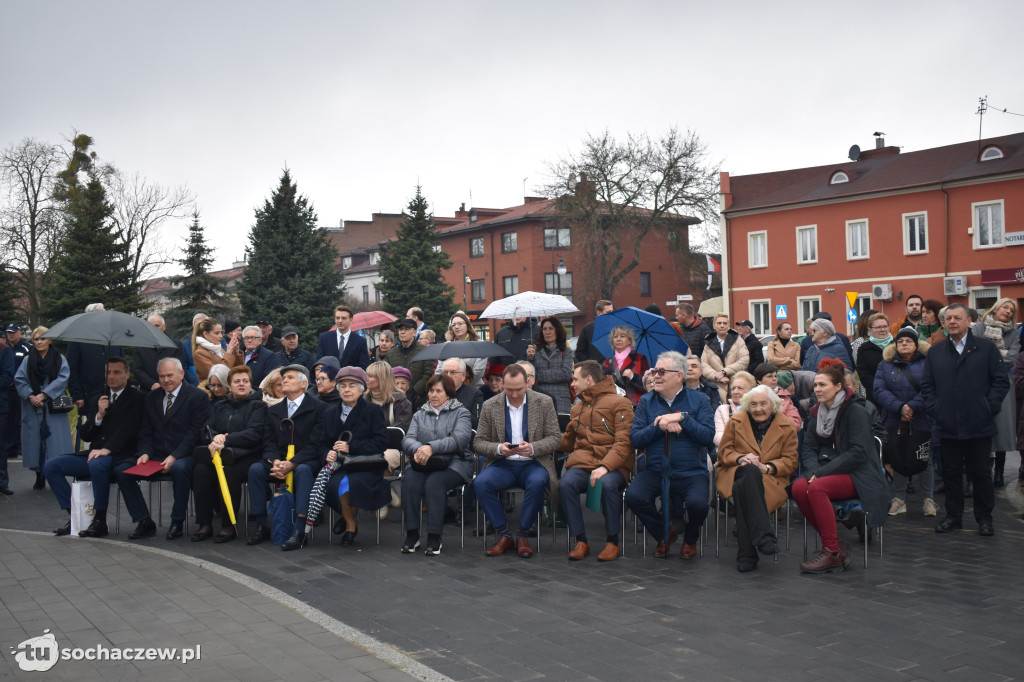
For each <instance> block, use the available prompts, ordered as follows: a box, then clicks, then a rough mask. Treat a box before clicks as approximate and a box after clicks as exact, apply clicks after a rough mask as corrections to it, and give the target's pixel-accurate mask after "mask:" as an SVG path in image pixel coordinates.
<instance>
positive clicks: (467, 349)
mask: <svg viewBox="0 0 1024 682" xmlns="http://www.w3.org/2000/svg"><path fill="white" fill-rule="evenodd" d="M493 357H512V354H511V353H509V352H508V351H507V350H505V349H504V348H503V347H501V346H499V345H498V344H496V343H491V342H490V341H446V342H445V343H436V344H431V345H429V346H427V347H426V348H424V349H423V350H421V351H420V352H419V353H417V354H416V355H415V356H413V358H412V359H413V361H419V360H447V359H448V358H493Z"/></svg>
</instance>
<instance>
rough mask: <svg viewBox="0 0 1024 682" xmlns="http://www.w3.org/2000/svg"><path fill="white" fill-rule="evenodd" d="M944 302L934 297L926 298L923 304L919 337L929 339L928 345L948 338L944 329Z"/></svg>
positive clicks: (918, 328)
mask: <svg viewBox="0 0 1024 682" xmlns="http://www.w3.org/2000/svg"><path fill="white" fill-rule="evenodd" d="M941 314H942V303H940V302H939V301H936V300H935V299H934V298H929V299H925V302H924V303H922V304H921V323H920V324H918V325H917V338H918V339H920V340H921V341H927V342H928V345H930V346H934V345H935V344H936V343H937V342H939V341H944V340H945V339H946V334H945V332H944V331H943V329H942V319H941Z"/></svg>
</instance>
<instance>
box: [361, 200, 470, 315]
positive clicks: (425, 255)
mask: <svg viewBox="0 0 1024 682" xmlns="http://www.w3.org/2000/svg"><path fill="white" fill-rule="evenodd" d="M438 244H440V240H439V239H438V236H437V230H436V229H435V228H434V218H433V216H432V215H430V214H429V213H428V211H427V200H426V198H425V197H424V196H423V192H422V188H421V187H420V186H419V185H417V186H416V196H414V197H413V198H412V199H411V200H410V201H409V205H408V207H407V213H406V216H405V219H404V220H403V221H402V224H401V225H399V227H398V234H397V235H396V239H395V240H394V241H390V242H388V243H387V244H385V245H384V247H383V248H382V250H381V256H380V261H379V263H380V277H381V282H380V283H379V284H378V285H377V288H378V289H379V290H380V292H381V295H382V296H383V297H384V305H385V309H386V310H387V311H388V312H390V313H391V314H392V315H397V316H398V317H399V318H403V317H405V313H406V311H407V310H408V309H409V308H411V307H413V306H418V307H419V308H422V309H423V316H424V318H425V319H426V321H427V324H431V325H434V326H435V327H436V325H439V324H440V325H442V327H443V326H444V325H446V324H447V323H448V320H449V319H450V318H451V316H452V314H453V313H454V312H455V310H456V307H455V290H454V289H453V288H452V286H451V285H450V284H448V283H447V282H445V280H444V278H443V277H442V271H444V270H447V269H449V268H451V267H452V261H451V258H449V257H448V254H447V253H445V252H444V251H441V250H440V249H436V250H435V247H436V246H437V245H438Z"/></svg>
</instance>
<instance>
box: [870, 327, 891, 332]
mask: <svg viewBox="0 0 1024 682" xmlns="http://www.w3.org/2000/svg"><path fill="white" fill-rule="evenodd" d="M868 329H870V330H871V331H873V332H884V331H888V330H889V327H888V325H882V326H881V327H879V326H877V325H876V326H874V327H868Z"/></svg>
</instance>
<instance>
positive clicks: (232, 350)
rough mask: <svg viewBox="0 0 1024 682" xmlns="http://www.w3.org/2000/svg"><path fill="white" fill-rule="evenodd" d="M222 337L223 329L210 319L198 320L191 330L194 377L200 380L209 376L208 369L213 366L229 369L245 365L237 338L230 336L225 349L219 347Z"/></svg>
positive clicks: (219, 324)
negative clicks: (224, 366)
mask: <svg viewBox="0 0 1024 682" xmlns="http://www.w3.org/2000/svg"><path fill="white" fill-rule="evenodd" d="M223 337H224V327H223V326H222V325H221V323H220V322H218V321H217V320H215V319H213V318H212V317H205V318H203V319H201V320H199V321H198V322H196V325H195V327H193V328H192V358H193V361H194V362H195V366H196V376H198V377H199V378H200V379H202V378H204V377H208V376H210V368H211V367H213V366H214V365H227V366H228V368H231V367H234V366H235V365H239V364H243V365H244V364H245V354H244V353H241V352H239V349H238V337H237V336H232V337H231V341H229V342H228V345H227V348H224V347H222V345H221V339H222V338H223Z"/></svg>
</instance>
